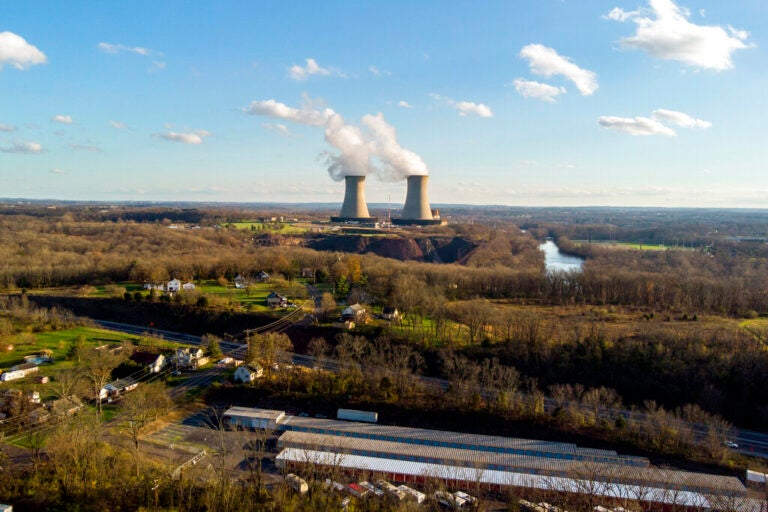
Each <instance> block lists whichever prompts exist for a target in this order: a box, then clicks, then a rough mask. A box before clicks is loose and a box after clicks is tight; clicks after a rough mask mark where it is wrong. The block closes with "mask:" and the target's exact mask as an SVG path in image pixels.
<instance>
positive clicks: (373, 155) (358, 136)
mask: <svg viewBox="0 0 768 512" xmlns="http://www.w3.org/2000/svg"><path fill="white" fill-rule="evenodd" d="M243 110H244V111H245V112H246V113H248V114H251V115H256V116H266V117H272V118H275V119H285V120H287V121H292V122H295V123H299V124H304V125H307V126H316V127H318V128H323V130H324V132H325V141H326V142H327V143H328V144H329V145H330V146H331V147H333V148H334V149H336V150H337V151H338V153H335V152H331V151H325V152H323V153H322V155H323V156H324V157H325V162H326V164H327V165H328V174H330V176H331V178H333V179H334V180H336V181H341V180H343V179H344V177H345V176H368V175H371V174H372V175H375V176H377V177H378V178H379V179H381V180H382V181H401V180H404V179H406V178H407V177H408V176H412V175H426V174H428V173H429V170H428V169H427V166H426V164H425V163H424V161H423V160H422V159H421V157H420V156H419V155H417V154H416V153H414V152H413V151H410V150H408V149H405V148H403V147H402V146H401V145H400V144H399V143H398V142H397V131H396V130H395V128H394V127H393V126H392V125H390V124H389V123H387V122H386V120H385V119H384V115H383V114H381V113H378V114H376V115H371V114H368V115H365V116H363V118H362V120H361V126H355V125H352V124H348V123H347V122H346V121H344V118H343V117H342V116H341V115H339V114H338V113H336V112H334V111H333V110H332V109H330V108H327V107H323V106H322V105H318V104H316V103H315V102H312V101H311V100H309V99H305V103H304V105H303V106H302V107H301V108H300V109H298V108H294V107H289V106H288V105H286V104H284V103H280V102H278V101H275V100H273V99H269V100H264V101H254V102H252V103H251V104H250V106H249V107H247V108H245V109H243Z"/></svg>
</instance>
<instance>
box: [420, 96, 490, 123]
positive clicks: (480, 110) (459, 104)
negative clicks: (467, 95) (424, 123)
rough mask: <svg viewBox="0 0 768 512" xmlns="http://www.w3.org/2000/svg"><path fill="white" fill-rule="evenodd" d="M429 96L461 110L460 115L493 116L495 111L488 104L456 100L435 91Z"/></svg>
mask: <svg viewBox="0 0 768 512" xmlns="http://www.w3.org/2000/svg"><path fill="white" fill-rule="evenodd" d="M429 96H430V97H431V98H433V99H435V100H436V101H441V102H444V103H447V104H448V105H450V106H451V107H453V108H455V109H456V110H458V111H459V115H460V116H468V115H476V116H478V117H486V118H487V117H493V111H492V110H491V108H490V107H489V106H488V105H485V104H483V103H475V102H472V101H455V100H453V99H452V98H447V97H445V96H441V95H439V94H435V93H429Z"/></svg>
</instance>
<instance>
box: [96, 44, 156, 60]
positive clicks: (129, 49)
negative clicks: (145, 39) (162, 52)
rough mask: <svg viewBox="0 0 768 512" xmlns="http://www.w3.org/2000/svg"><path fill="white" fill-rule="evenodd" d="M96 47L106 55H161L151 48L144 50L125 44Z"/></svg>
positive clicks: (99, 45)
mask: <svg viewBox="0 0 768 512" xmlns="http://www.w3.org/2000/svg"><path fill="white" fill-rule="evenodd" d="M96 47H97V48H98V49H99V50H101V51H103V52H104V53H112V54H116V53H133V54H135V55H141V56H143V57H148V56H150V55H159V53H158V52H155V51H154V50H150V49H149V48H142V47H141V46H126V45H124V44H112V43H99V44H98V45H96Z"/></svg>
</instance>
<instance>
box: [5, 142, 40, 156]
mask: <svg viewBox="0 0 768 512" xmlns="http://www.w3.org/2000/svg"><path fill="white" fill-rule="evenodd" d="M0 151H2V152H3V153H16V154H19V155H37V154H40V153H42V152H43V146H42V144H40V143H38V142H29V141H17V142H14V143H13V144H11V145H10V146H2V147H0Z"/></svg>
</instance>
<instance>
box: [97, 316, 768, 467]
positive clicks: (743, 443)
mask: <svg viewBox="0 0 768 512" xmlns="http://www.w3.org/2000/svg"><path fill="white" fill-rule="evenodd" d="M299 311H300V309H297V310H296V311H293V312H291V313H289V314H288V315H286V317H289V315H291V317H290V318H289V320H293V321H298V320H299V319H300V316H301V315H298V314H297V313H298V312H299ZM294 315H295V316H294ZM286 317H283V319H285V318H286ZM283 319H280V320H278V321H276V322H273V324H270V325H275V328H276V330H279V331H282V330H284V329H285V328H287V326H288V325H291V323H292V322H291V321H288V322H284V321H283ZM93 322H94V323H95V324H96V325H98V326H100V327H103V328H104V329H108V330H113V331H120V332H125V333H128V334H135V335H137V336H141V335H145V334H151V335H153V336H159V337H162V338H163V339H166V340H169V341H174V342H177V343H185V344H189V345H201V344H202V339H201V337H200V336H194V335H191V334H185V333H179V332H172V331H165V330H162V329H153V328H147V327H142V326H137V325H131V324H124V323H118V322H108V321H104V320H93ZM264 327H268V326H264ZM262 329H263V328H260V329H259V330H258V331H257V330H254V331H252V332H263V331H262ZM219 346H220V347H221V350H222V352H224V353H225V354H226V355H229V356H233V357H237V358H240V359H242V358H243V357H244V356H245V354H246V351H247V345H246V344H245V343H238V342H233V341H224V340H222V341H220V342H219ZM281 359H282V360H283V361H291V362H292V364H294V365H298V366H304V367H307V368H322V369H324V370H327V371H332V372H338V371H340V370H341V368H343V367H344V366H348V365H350V364H352V363H343V362H340V361H337V360H335V359H330V358H326V357H324V358H322V359H318V358H315V357H312V356H308V355H304V354H297V353H293V352H291V353H285V354H283V355H282V357H281ZM206 375H207V376H209V377H210V378H205V379H201V380H200V381H198V380H197V379H195V380H194V381H193V382H190V384H189V385H190V386H195V385H207V383H209V382H210V381H211V379H213V378H214V375H208V374H206ZM190 380H192V379H190ZM419 380H420V382H421V384H422V385H424V386H425V387H426V388H428V389H432V390H440V391H446V390H447V389H448V387H449V385H450V382H449V381H448V380H446V379H440V378H435V377H424V376H421V377H419ZM186 387H187V386H186V385H185V388H186ZM480 392H481V394H482V396H483V398H486V399H490V398H492V397H493V396H494V395H495V394H496V393H497V391H496V390H494V389H488V388H484V389H481V390H480ZM517 397H518V398H519V399H525V398H526V395H525V394H523V393H519V392H518V393H517ZM557 407H558V403H557V402H556V401H555V400H554V399H552V398H548V397H545V398H544V410H545V411H546V412H548V413H551V412H553V411H554V410H555V409H556V408H557ZM577 407H579V408H581V409H584V407H583V406H582V405H581V404H578V405H577ZM589 410H592V409H589ZM614 414H615V411H610V410H608V409H601V410H598V415H600V416H601V417H604V418H609V417H612V416H613V415H614ZM621 414H622V416H624V418H626V419H628V420H629V419H631V420H632V421H637V422H643V421H648V419H649V418H648V417H647V415H645V414H644V413H641V412H638V411H630V410H623V411H621ZM680 426H681V427H686V428H691V429H692V430H693V431H694V433H696V434H697V435H698V436H700V437H704V436H705V435H706V432H707V427H706V426H705V425H703V424H698V423H689V422H683V421H680ZM728 439H729V440H731V441H733V442H735V443H737V444H738V445H739V448H738V451H739V452H741V453H743V454H745V455H750V456H754V457H760V458H764V459H768V434H764V433H761V432H756V431H752V430H746V429H740V428H735V427H734V428H732V429H731V431H730V433H729V435H728Z"/></svg>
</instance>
